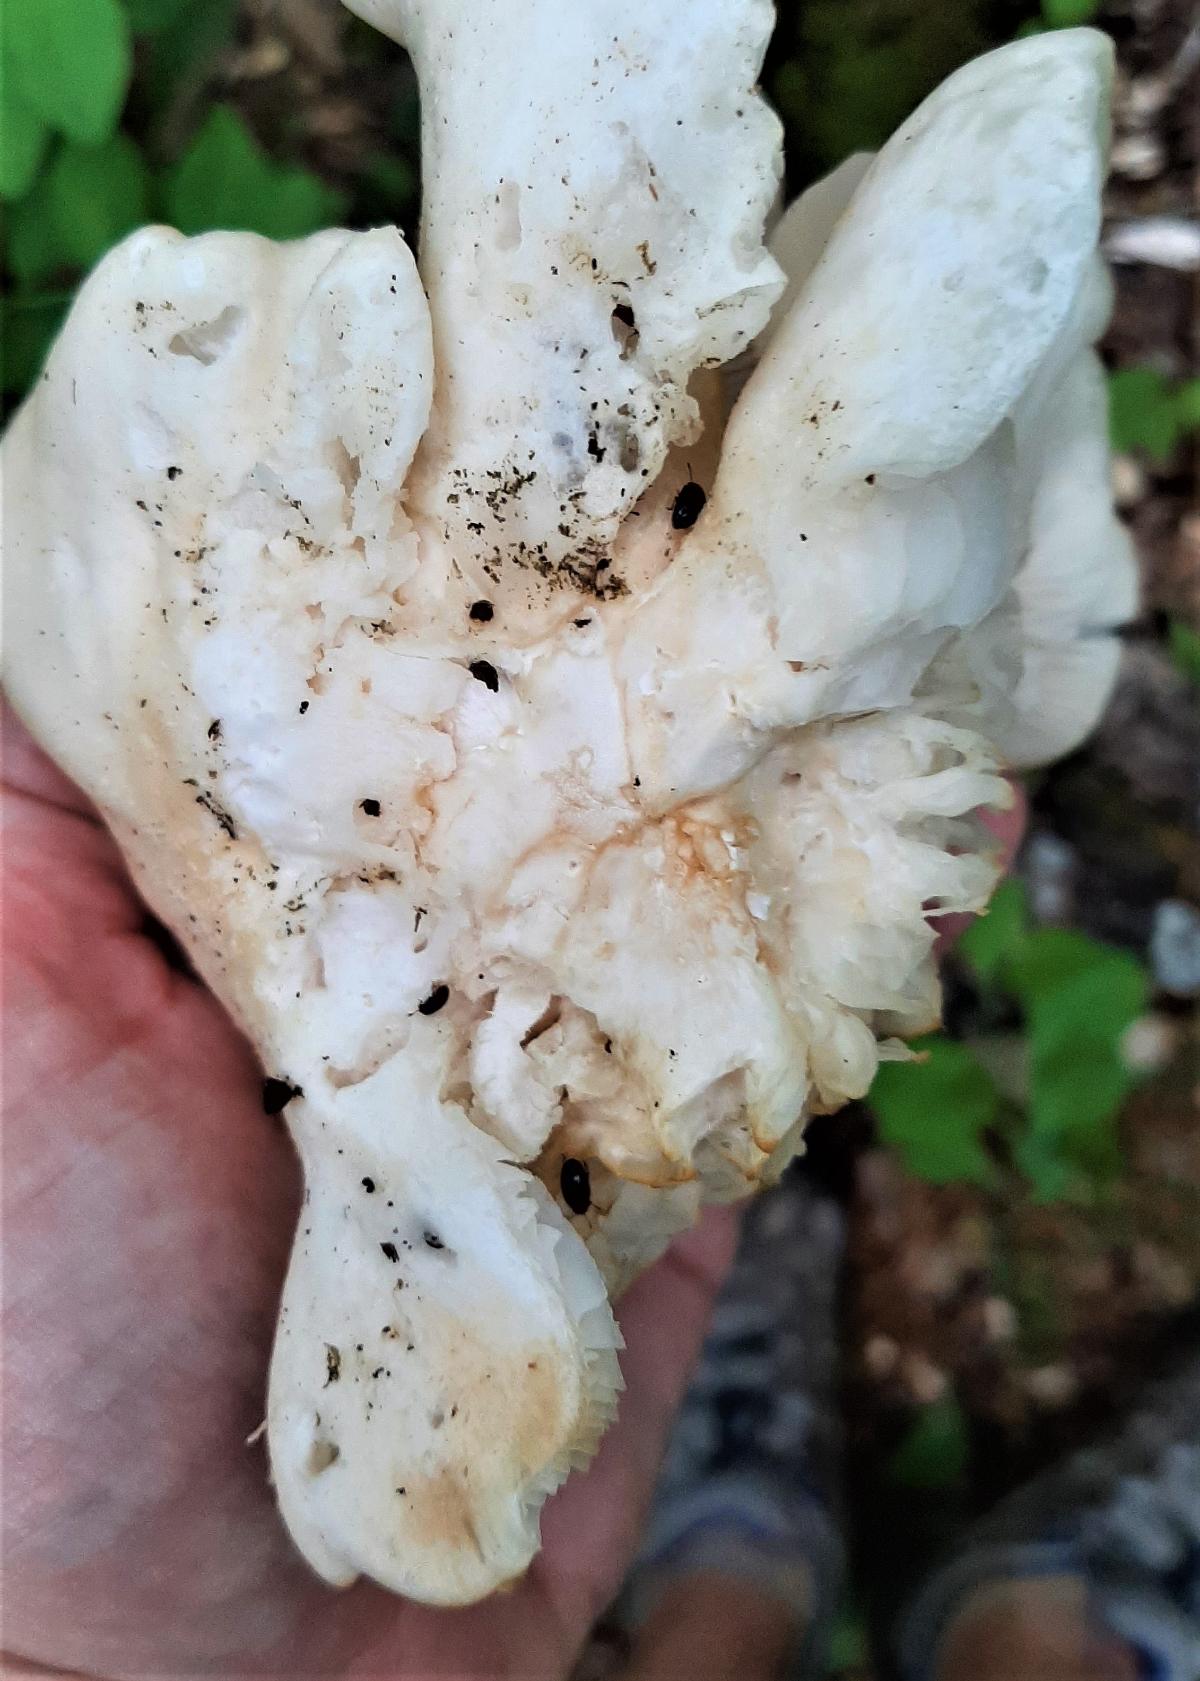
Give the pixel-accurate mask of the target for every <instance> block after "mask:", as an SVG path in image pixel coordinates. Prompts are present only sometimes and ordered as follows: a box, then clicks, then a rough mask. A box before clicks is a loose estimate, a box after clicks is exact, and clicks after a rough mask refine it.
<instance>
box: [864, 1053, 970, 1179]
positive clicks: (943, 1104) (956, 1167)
mask: <svg viewBox="0 0 1200 1681" xmlns="http://www.w3.org/2000/svg"><path fill="white" fill-rule="evenodd" d="M913 1049H914V1050H916V1051H917V1052H918V1053H919V1054H920V1055H921V1057H922V1060H921V1061H920V1062H885V1063H884V1064H883V1066H882V1067H881V1068H880V1070H879V1073H878V1074H877V1076H876V1078H875V1084H874V1085H873V1086H872V1087H871V1107H872V1108H873V1109H874V1111H875V1116H876V1119H877V1121H878V1122H879V1132H880V1136H881V1137H882V1138H883V1139H884V1141H885V1142H886V1143H888V1144H890V1145H892V1146H893V1148H895V1149H896V1150H898V1151H899V1152H900V1154H901V1156H902V1157H903V1159H904V1164H905V1166H906V1167H907V1168H908V1170H909V1172H910V1173H915V1174H916V1175H917V1176H918V1177H919V1178H921V1179H927V1180H928V1181H929V1182H930V1183H931V1184H933V1185H946V1184H950V1183H952V1182H953V1181H955V1180H966V1181H969V1182H971V1183H974V1184H978V1185H987V1184H990V1183H991V1181H992V1179H993V1177H994V1173H993V1168H992V1164H991V1162H990V1160H989V1158H988V1155H987V1152H986V1151H985V1150H984V1147H983V1143H982V1137H983V1133H984V1132H985V1130H986V1129H987V1128H988V1127H990V1126H992V1125H993V1123H994V1122H995V1121H996V1119H997V1117H998V1115H999V1113H1000V1094H999V1092H998V1091H997V1090H996V1087H995V1085H994V1083H993V1081H992V1079H991V1076H990V1075H989V1074H988V1073H987V1072H986V1070H985V1069H983V1068H981V1067H980V1065H979V1063H978V1062H977V1061H976V1060H975V1058H974V1057H973V1056H972V1055H971V1053H970V1051H969V1050H968V1049H967V1048H966V1046H965V1045H959V1044H957V1043H955V1041H954V1040H953V1039H940V1038H931V1039H922V1040H918V1041H917V1042H916V1044H915V1045H914V1046H913Z"/></svg>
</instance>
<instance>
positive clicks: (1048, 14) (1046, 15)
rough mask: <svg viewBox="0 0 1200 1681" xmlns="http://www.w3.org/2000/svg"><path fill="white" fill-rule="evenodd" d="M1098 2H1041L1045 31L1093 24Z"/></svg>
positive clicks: (1053, 0)
mask: <svg viewBox="0 0 1200 1681" xmlns="http://www.w3.org/2000/svg"><path fill="white" fill-rule="evenodd" d="M1099 10H1100V0H1042V17H1043V19H1044V20H1045V24H1046V28H1047V29H1077V28H1078V27H1079V26H1080V24H1085V23H1093V22H1094V21H1095V19H1096V15H1097V13H1098V12H1099Z"/></svg>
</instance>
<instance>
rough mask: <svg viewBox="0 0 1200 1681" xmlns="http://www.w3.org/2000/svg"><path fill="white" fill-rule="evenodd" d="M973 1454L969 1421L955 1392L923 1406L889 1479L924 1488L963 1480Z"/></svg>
mask: <svg viewBox="0 0 1200 1681" xmlns="http://www.w3.org/2000/svg"><path fill="white" fill-rule="evenodd" d="M969 1457H970V1440H969V1436H968V1432H967V1421H966V1419H965V1418H964V1416H963V1411H962V1408H961V1407H960V1406H959V1404H958V1402H957V1401H956V1400H955V1398H954V1396H953V1395H944V1396H943V1397H942V1398H941V1400H940V1401H934V1402H932V1403H931V1404H930V1405H929V1406H927V1407H922V1408H921V1411H920V1412H919V1413H918V1414H917V1416H916V1418H915V1419H914V1420H913V1422H912V1423H911V1424H910V1425H909V1427H908V1432H907V1434H906V1435H905V1437H904V1439H903V1441H902V1442H901V1443H900V1446H899V1447H898V1448H897V1449H896V1451H895V1453H894V1454H893V1455H892V1458H891V1461H890V1463H889V1464H888V1467H887V1478H888V1481H889V1482H891V1483H893V1484H894V1485H896V1486H897V1487H900V1488H908V1489H913V1490H914V1491H925V1490H930V1489H943V1488H952V1487H953V1486H954V1485H955V1484H956V1483H959V1482H961V1481H962V1479H963V1477H964V1476H965V1474H966V1470H967V1464H968V1460H969Z"/></svg>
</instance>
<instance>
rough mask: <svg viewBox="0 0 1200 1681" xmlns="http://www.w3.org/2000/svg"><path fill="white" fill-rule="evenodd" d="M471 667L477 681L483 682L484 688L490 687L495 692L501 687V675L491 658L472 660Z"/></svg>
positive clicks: (472, 674)
mask: <svg viewBox="0 0 1200 1681" xmlns="http://www.w3.org/2000/svg"><path fill="white" fill-rule="evenodd" d="M469 669H470V672H471V676H472V677H474V679H475V681H476V682H477V683H482V684H483V686H484V688H486V689H490V690H491V691H492V693H493V694H495V693H496V690H497V689H498V688H499V687H500V676H499V673H498V672H497V670H496V668H495V666H494V665H493V664H492V663H491V661H490V660H472V661H471V665H470V668H469Z"/></svg>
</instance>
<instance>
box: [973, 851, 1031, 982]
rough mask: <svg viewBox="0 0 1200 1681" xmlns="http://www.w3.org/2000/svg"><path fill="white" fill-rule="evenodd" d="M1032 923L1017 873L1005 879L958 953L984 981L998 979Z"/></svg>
mask: <svg viewBox="0 0 1200 1681" xmlns="http://www.w3.org/2000/svg"><path fill="white" fill-rule="evenodd" d="M1028 926H1029V905H1028V901H1027V900H1026V897H1025V889H1024V887H1022V885H1021V883H1020V882H1019V881H1018V880H1017V878H1016V877H1015V876H1010V877H1009V878H1008V879H1007V881H1002V882H1001V883H1000V885H999V887H998V888H997V889H996V891H995V893H993V895H992V901H991V904H990V905H989V906H988V908H987V910H986V911H985V912H984V914H983V915H982V916H980V917H976V919H975V921H974V922H973V923H972V924H971V925H970V927H969V928H968V929H967V930H966V932H965V933H964V934H963V936H962V939H961V940H960V941H959V946H958V949H959V953H960V955H961V956H963V957H965V958H966V960H967V962H968V964H969V965H970V967H971V968H972V970H973V971H974V972H975V974H976V975H977V976H978V977H979V979H980V980H981V981H992V982H995V981H999V980H1000V979H1001V978H1002V975H1003V972H1004V964H1005V962H1006V960H1007V958H1008V957H1009V955H1010V953H1012V952H1013V951H1015V950H1017V949H1019V947H1020V946H1021V944H1022V942H1023V941H1024V939H1025V936H1026V933H1027V931H1028Z"/></svg>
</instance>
